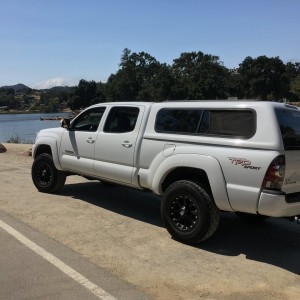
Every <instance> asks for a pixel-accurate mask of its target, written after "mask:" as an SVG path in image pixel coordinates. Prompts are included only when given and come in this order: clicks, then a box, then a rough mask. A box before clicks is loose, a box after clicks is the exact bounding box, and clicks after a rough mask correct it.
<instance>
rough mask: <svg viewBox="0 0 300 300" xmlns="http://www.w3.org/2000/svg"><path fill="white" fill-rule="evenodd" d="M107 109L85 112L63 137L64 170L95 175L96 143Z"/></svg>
mask: <svg viewBox="0 0 300 300" xmlns="http://www.w3.org/2000/svg"><path fill="white" fill-rule="evenodd" d="M104 111H105V107H95V108H91V109H89V110H86V111H84V112H83V113H82V114H80V115H79V116H78V117H77V118H76V119H75V120H74V121H73V122H72V123H71V126H70V128H69V129H68V130H65V132H64V133H63V136H62V141H61V146H60V153H59V156H60V161H61V165H62V167H63V169H65V170H70V171H76V173H79V174H87V175H91V174H93V164H94V155H95V142H96V138H97V135H98V131H97V130H98V127H99V124H100V121H101V119H102V115H103V113H104Z"/></svg>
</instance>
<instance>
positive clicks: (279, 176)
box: [262, 155, 285, 190]
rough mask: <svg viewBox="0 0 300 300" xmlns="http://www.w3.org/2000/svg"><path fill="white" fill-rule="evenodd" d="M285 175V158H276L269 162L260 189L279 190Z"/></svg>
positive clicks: (281, 156) (282, 156)
mask: <svg viewBox="0 0 300 300" xmlns="http://www.w3.org/2000/svg"><path fill="white" fill-rule="evenodd" d="M284 174H285V156H284V155H280V156H277V157H276V158H275V159H273V161H272V162H271V164H270V166H269V168H268V171H267V173H266V175H265V178H264V181H263V184H262V188H263V189H268V190H281V187H282V183H283V179H284Z"/></svg>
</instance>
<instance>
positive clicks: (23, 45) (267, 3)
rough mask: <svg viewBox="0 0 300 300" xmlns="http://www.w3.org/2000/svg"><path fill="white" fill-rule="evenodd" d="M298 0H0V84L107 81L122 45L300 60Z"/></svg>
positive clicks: (163, 54) (173, 54)
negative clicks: (83, 80) (82, 80)
mask: <svg viewBox="0 0 300 300" xmlns="http://www.w3.org/2000/svg"><path fill="white" fill-rule="evenodd" d="M299 12H300V1H299V0H249V1H246V0H227V1H226V0H223V1H222V0H206V1H202V0H198V1H196V0H184V1H183V0H181V1H180V0H173V1H171V0H151V1H150V0H148V1H144V0H140V1H138V0H127V1H121V0H107V1H104V0H51V1H50V0H49V1H41V0H26V1H25V0H9V1H8V0H0V86H3V85H12V84H16V83H24V84H26V85H28V86H30V87H33V88H46V87H51V86H54V85H77V84H78V81H79V80H80V79H81V78H83V79H86V80H95V81H97V82H98V81H102V82H105V81H106V79H107V78H108V77H109V75H110V74H112V73H115V72H116V71H117V70H118V68H119V63H120V57H121V54H122V51H123V49H124V48H129V49H130V50H131V51H132V52H140V51H145V52H147V53H149V54H151V55H152V56H154V57H155V58H156V59H157V60H158V61H160V62H162V63H164V62H165V63H168V64H172V61H173V59H175V58H178V57H179V56H180V53H182V52H189V51H202V52H204V53H207V54H213V55H217V56H219V57H220V60H221V61H222V62H223V63H224V65H225V66H226V67H229V68H233V67H237V66H238V64H239V63H241V62H242V61H243V60H244V59H245V58H246V57H247V56H252V57H257V56H260V55H267V56H269V57H273V56H279V57H280V58H281V59H282V60H283V61H284V62H288V61H293V62H300V15H299Z"/></svg>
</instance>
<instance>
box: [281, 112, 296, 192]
mask: <svg viewBox="0 0 300 300" xmlns="http://www.w3.org/2000/svg"><path fill="white" fill-rule="evenodd" d="M276 116H277V119H278V123H279V126H280V130H281V134H282V139H283V144H284V149H285V160H286V171H285V179H284V183H283V186H282V191H284V192H285V193H287V194H291V193H298V192H300V111H299V110H298V109H296V108H295V109H276Z"/></svg>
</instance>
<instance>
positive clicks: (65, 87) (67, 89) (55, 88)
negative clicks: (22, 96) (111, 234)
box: [40, 86, 74, 92]
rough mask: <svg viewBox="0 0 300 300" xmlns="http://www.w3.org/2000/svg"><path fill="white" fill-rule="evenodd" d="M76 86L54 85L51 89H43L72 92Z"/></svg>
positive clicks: (44, 90)
mask: <svg viewBox="0 0 300 300" xmlns="http://www.w3.org/2000/svg"><path fill="white" fill-rule="evenodd" d="M73 88H74V87H70V86H54V87H52V88H50V89H41V90H40V91H43V92H70V90H72V89H73Z"/></svg>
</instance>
